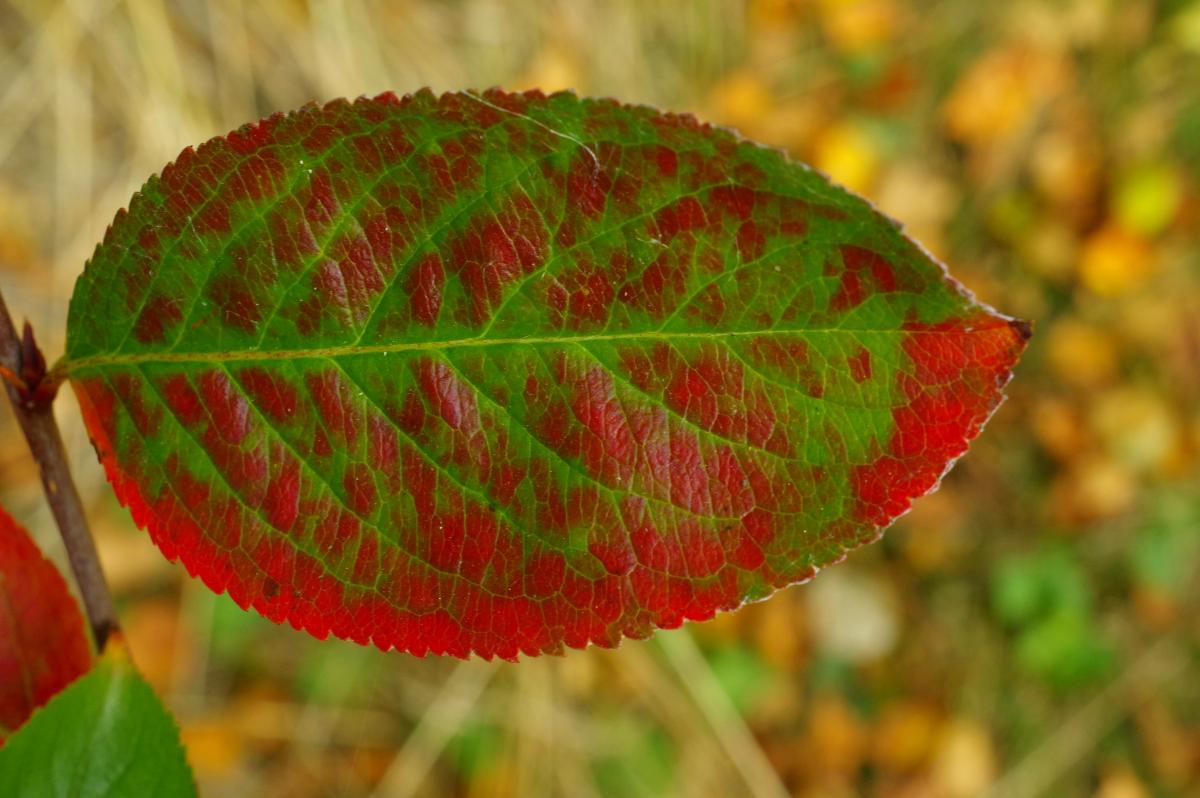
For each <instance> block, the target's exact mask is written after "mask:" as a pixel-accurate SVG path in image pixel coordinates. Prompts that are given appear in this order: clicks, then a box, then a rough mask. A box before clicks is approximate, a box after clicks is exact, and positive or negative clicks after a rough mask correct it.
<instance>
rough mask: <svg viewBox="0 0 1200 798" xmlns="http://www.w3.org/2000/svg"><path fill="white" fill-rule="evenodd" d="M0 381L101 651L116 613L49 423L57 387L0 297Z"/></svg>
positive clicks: (27, 333)
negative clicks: (64, 549)
mask: <svg viewBox="0 0 1200 798" xmlns="http://www.w3.org/2000/svg"><path fill="white" fill-rule="evenodd" d="M0 369H3V371H0V377H3V378H4V379H3V381H4V382H5V384H6V388H7V390H8V399H9V402H10V403H11V404H12V408H13V412H14V413H16V416H17V421H18V422H20V424H21V430H22V431H23V432H24V433H25V440H26V441H28V442H29V451H30V452H32V454H33V459H34V461H35V462H36V463H37V465H38V471H39V472H40V473H41V477H42V487H43V488H44V489H45V491H46V500H47V501H48V502H49V503H50V511H51V512H52V513H53V514H54V520H55V522H56V523H57V524H58V531H59V532H61V533H62V539H63V544H64V545H65V546H66V547H67V557H68V558H69V559H70V561H71V570H72V571H74V572H75V582H76V583H77V584H78V585H79V594H80V597H81V598H82V599H83V608H84V611H85V612H86V613H87V619H88V624H89V625H90V626H91V630H92V640H93V641H94V642H95V644H96V651H97V652H101V651H103V650H104V644H105V642H107V640H108V638H109V635H111V634H112V633H113V632H115V631H117V629H118V625H117V613H116V609H115V608H114V607H113V600H112V596H111V594H110V593H109V592H108V583H107V582H106V581H105V580H104V572H103V571H102V570H101V569H100V558H99V557H98V556H97V554H96V544H95V542H94V541H93V540H92V533H91V531H90V530H89V529H88V524H87V516H86V515H85V514H84V512H83V503H82V502H81V501H80V499H79V491H78V490H76V489H75V481H74V480H73V479H72V478H71V470H70V468H69V467H68V465H67V453H66V450H65V449H64V448H63V443H62V436H61V435H60V434H59V432H58V424H56V423H55V421H54V412H53V409H52V407H51V402H52V400H53V399H54V393H55V389H56V388H57V386H56V385H55V384H54V383H53V382H52V381H51V380H48V379H46V361H45V359H44V358H43V357H42V353H41V351H40V350H38V348H37V344H36V343H35V342H34V339H33V330H32V329H31V328H30V326H29V324H28V323H26V325H25V330H24V334H23V335H22V336H21V337H18V336H17V330H16V328H15V327H14V326H13V322H12V318H11V317H10V316H9V315H8V306H7V305H5V303H4V296H3V295H2V294H0Z"/></svg>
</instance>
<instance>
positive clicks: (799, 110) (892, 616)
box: [0, 0, 1200, 798]
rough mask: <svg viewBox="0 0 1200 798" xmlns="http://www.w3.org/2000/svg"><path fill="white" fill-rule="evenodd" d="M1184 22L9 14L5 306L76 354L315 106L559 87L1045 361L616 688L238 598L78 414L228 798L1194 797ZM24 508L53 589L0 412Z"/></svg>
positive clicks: (1193, 47) (1015, 3)
mask: <svg viewBox="0 0 1200 798" xmlns="http://www.w3.org/2000/svg"><path fill="white" fill-rule="evenodd" d="M1198 77H1200V3H1198V2H1190V1H1189V0H1159V1H1158V2H1155V1H1154V0H1012V2H1004V3H982V2H980V3H976V2H954V1H953V0H744V2H736V1H735V0H727V1H723V2H718V0H695V1H694V2H684V1H683V0H678V1H677V2H667V0H606V1H605V2H600V1H599V0H521V1H520V2H500V0H455V1H449V0H447V1H445V2H438V1H437V0H398V1H397V2H383V0H308V1H307V2H304V0H281V1H280V2H265V1H264V2H254V1H253V0H190V1H189V2H178V3H175V2H167V0H64V1H63V2H42V0H6V1H5V2H0V284H2V285H3V289H4V291H5V294H6V295H7V298H8V302H9V305H10V307H12V308H14V309H15V311H16V312H17V313H18V315H27V316H28V317H29V318H30V319H31V320H32V321H33V322H34V324H35V326H36V327H37V329H38V330H39V331H40V333H41V337H42V339H43V343H44V346H45V347H46V349H47V352H48V353H49V355H50V356H52V357H53V356H56V355H57V354H58V353H60V352H61V351H62V335H63V331H64V329H65V325H64V323H65V314H66V308H67V299H68V297H69V296H70V291H71V288H72V286H73V283H74V280H75V277H76V276H77V275H78V273H79V271H80V269H81V268H82V265H83V263H84V261H85V259H86V258H87V257H88V255H89V254H90V251H91V249H92V247H93V246H94V245H95V243H96V242H97V241H98V240H99V239H100V237H101V235H102V234H103V231H104V228H105V226H106V224H107V223H108V221H109V220H110V219H111V218H112V216H113V214H114V212H115V211H116V210H117V208H119V207H120V206H122V205H123V204H124V203H125V202H126V201H127V200H128V198H129V196H130V195H131V194H132V193H133V191H134V190H135V189H136V188H137V187H138V186H139V185H140V184H141V182H142V181H143V180H144V179H145V178H146V177H147V176H148V175H149V174H151V173H152V172H154V171H156V170H158V169H160V168H161V167H162V166H163V165H164V164H165V163H166V162H167V161H168V160H170V159H172V158H173V157H174V156H175V155H176V154H178V152H179V151H180V149H181V148H183V147H184V146H185V145H188V144H195V143H198V142H200V141H203V140H205V139H207V138H209V137H211V136H214V135H218V134H221V133H224V132H226V131H227V130H229V129H231V128H234V127H236V126H238V125H240V124H241V123H243V122H246V121H248V120H252V119H255V118H258V117H260V116H263V115H266V114H268V113H270V112H274V111H277V110H285V109H291V108H294V107H296V106H298V105H300V104H302V103H304V102H307V101H309V100H313V99H317V100H326V99H331V98H333V97H337V96H343V95H349V96H354V95H358V94H372V93H376V92H380V91H383V90H388V89H391V90H396V91H398V92H405V91H411V90H415V89H416V88H418V87H420V86H423V85H432V86H433V87H435V88H437V89H452V88H461V87H478V88H485V87H488V86H491V85H497V84H498V85H502V86H505V87H508V88H525V87H534V86H537V87H541V88H543V89H546V90H553V89H560V88H568V87H570V88H575V89H577V90H578V91H579V92H581V93H585V94H593V95H613V96H617V97H619V98H622V99H625V100H630V101H640V102H645V103H651V104H654V105H656V106H661V107H665V108H669V109H673V110H681V111H684V110H686V111H692V112H694V113H696V114H697V115H699V116H701V117H702V118H705V119H708V120H712V121H715V122H720V123H723V124H728V125H732V126H735V127H737V128H738V129H739V130H741V131H742V132H744V133H745V134H746V135H747V136H750V137H752V138H754V139H758V140H761V141H763V142H767V143H770V144H773V145H775V146H778V147H781V148H783V149H785V150H787V151H789V152H790V153H792V154H793V155H794V156H795V157H797V158H799V159H802V160H804V161H807V162H810V163H812V164H814V165H816V166H817V167H818V168H820V169H822V170H824V171H825V172H827V173H829V174H830V175H832V176H833V177H834V178H836V179H837V180H839V181H840V182H842V183H844V184H845V185H847V186H848V187H850V188H852V189H854V190H856V191H859V192H862V193H864V194H866V195H867V196H868V197H870V198H872V199H873V200H874V201H875V202H876V203H877V204H878V205H879V206H880V207H881V208H883V209H884V210H885V211H887V212H888V213H890V214H891V215H893V216H895V217H896V218H898V219H900V220H902V221H903V222H904V223H905V225H906V226H907V228H908V230H909V231H910V232H911V233H912V234H913V235H914V236H915V237H916V238H917V239H919V240H920V241H922V242H923V243H924V244H925V245H926V246H927V247H928V248H930V249H931V250H932V251H933V252H934V253H936V254H937V255H939V256H941V257H942V258H944V259H945V260H946V261H947V262H949V263H950V264H951V265H952V267H953V269H954V271H955V274H956V275H958V277H959V278H960V279H962V281H963V282H965V283H966V284H967V285H968V286H969V287H971V288H972V289H973V290H974V291H975V292H976V293H977V294H978V295H979V296H980V297H981V298H982V299H983V300H985V301H988V302H990V303H993V304H995V305H996V306H997V307H1000V308H1003V309H1004V310H1006V311H1008V312H1010V313H1013V314H1014V315H1019V316H1022V317H1025V318H1030V319H1034V320H1035V321H1036V324H1037V335H1036V337H1035V338H1034V340H1033V343H1032V346H1031V347H1030V349H1029V351H1028V354H1027V355H1026V358H1025V361H1024V362H1023V363H1022V364H1021V366H1020V368H1019V369H1018V374H1017V379H1016V380H1015V382H1014V383H1013V385H1012V387H1011V395H1012V398H1011V400H1010V401H1009V402H1008V403H1007V404H1006V405H1005V406H1004V407H1003V408H1002V409H1001V410H1000V412H999V414H998V415H997V417H996V418H995V419H994V421H993V422H992V424H991V426H990V427H989V428H988V430H987V431H986V433H985V434H984V435H983V436H982V438H981V439H980V440H979V441H978V442H977V443H976V444H975V446H974V448H973V453H972V456H970V457H968V458H967V460H966V461H964V462H963V463H962V464H961V465H960V466H959V467H958V468H957V469H956V470H955V471H954V472H953V474H952V475H951V476H950V477H949V478H948V479H947V480H946V483H945V485H944V486H943V488H942V489H941V491H940V492H939V493H937V494H935V495H933V496H930V497H927V498H925V499H923V500H922V501H920V502H919V503H918V504H917V506H916V508H915V509H914V510H913V511H912V513H911V514H909V515H908V516H907V517H905V518H904V519H903V520H902V521H901V522H900V523H899V524H898V525H897V527H896V528H895V529H893V530H892V531H891V532H890V533H889V534H888V535H887V536H886V537H885V539H884V540H883V542H881V543H880V544H877V545H875V546H872V547H870V548H868V549H865V550H863V551H860V552H856V553H854V554H853V555H852V556H851V557H850V558H849V561H848V562H846V563H845V564H842V565H839V566H837V567H835V568H832V569H830V570H829V571H828V572H826V573H824V574H822V575H821V577H820V578H818V579H817V580H815V581H814V582H813V583H811V584H810V585H808V586H804V587H799V588H793V589H790V590H787V591H784V592H783V593H781V594H779V595H777V596H776V597H775V598H774V599H772V600H770V601H768V602H765V603H762V604H758V605H755V606H752V607H748V608H746V609H744V610H742V611H740V612H738V613H733V614H728V615H724V616H722V617H720V618H719V619H718V620H716V621H713V622H711V623H708V624H704V625H689V626H688V627H686V628H685V629H683V630H680V631H676V632H671V633H665V634H660V635H659V636H658V637H657V638H656V639H655V640H654V641H652V642H642V643H639V642H630V643H626V644H625V645H624V646H623V647H622V648H621V649H620V650H619V651H616V652H612V651H597V650H590V651H586V652H571V653H570V654H569V655H568V656H566V657H565V658H550V659H542V660H530V661H526V662H523V663H521V664H520V665H517V666H514V665H512V664H508V663H498V664H487V663H479V662H467V663H459V662H457V661H442V660H437V659H430V660H417V659H414V658H411V657H407V656H401V655H396V654H382V653H380V652H377V651H373V650H368V649H362V648H359V647H357V646H355V645H353V644H348V643H342V642H327V643H320V642H317V641H313V640H311V639H309V638H308V637H307V636H305V635H303V634H300V633H295V632H293V631H291V630H290V629H288V628H281V627H275V626H273V625H272V624H270V623H268V622H265V621H263V620H261V619H260V618H258V617H257V616H254V615H249V614H245V613H243V612H241V611H240V610H239V609H237V607H236V606H234V605H233V604H232V603H231V602H229V601H228V600H227V599H225V598H223V597H221V598H218V597H213V596H211V595H210V594H208V593H207V592H206V591H205V590H204V589H203V588H202V587H200V586H199V585H198V583H196V582H193V581H191V580H189V579H187V578H186V577H185V576H183V574H182V569H180V568H178V567H174V566H171V565H169V564H167V563H166V562H165V561H164V560H163V559H162V557H161V556H160V555H159V554H158V553H157V551H156V550H155V549H154V548H153V547H152V546H151V544H150V543H149V542H148V540H147V539H146V538H145V536H144V535H142V534H141V533H139V532H137V531H136V530H135V529H133V528H132V526H131V523H130V521H129V519H128V516H127V515H126V513H125V512H124V511H123V510H121V509H120V508H119V507H118V506H117V505H116V503H115V501H114V500H113V499H112V498H111V494H110V492H109V491H108V489H107V488H106V487H105V485H104V484H103V477H102V475H101V473H100V471H99V469H98V467H97V466H96V464H95V458H94V457H93V455H92V452H91V451H90V447H89V445H88V443H87V440H86V437H85V435H84V434H83V432H82V430H81V429H80V424H79V421H78V414H77V413H76V412H75V408H74V407H73V405H74V400H73V398H72V397H70V396H69V395H67V396H64V397H63V398H62V401H61V402H60V407H59V411H60V413H61V419H62V423H63V426H64V432H65V435H66V436H67V438H68V440H69V445H70V448H71V449H72V452H73V455H74V458H75V460H76V462H77V464H78V473H79V478H80V482H81V487H82V490H83V492H84V494H85V496H86V497H87V498H88V501H89V503H90V505H91V508H92V512H93V516H94V518H95V527H96V532H97V535H98V538H99V544H100V548H101V554H102V555H103V559H104V562H105V566H106V568H107V570H108V573H109V574H110V576H111V580H112V583H113V587H114V589H115V590H116V592H117V594H118V597H119V600H120V603H121V605H122V619H123V621H124V623H125V625H126V629H127V632H128V635H129V637H130V639H131V644H132V648H133V651H134V655H135V658H136V660H137V662H138V664H139V666H140V667H141V668H142V669H143V671H144V672H145V673H146V675H147V676H148V678H149V679H150V680H151V681H152V683H153V684H154V685H155V686H156V687H157V688H158V690H159V691H160V692H161V693H162V694H163V695H164V696H165V698H166V699H167V701H168V703H169V704H170V705H171V706H172V708H173V709H174V710H175V712H176V714H177V716H178V718H179V721H180V723H181V725H182V727H183V736H184V738H185V741H186V743H187V745H188V746H189V755H190V757H191V761H192V764H193V766H194V768H195V771H196V774H197V777H198V779H199V782H200V785H201V787H202V789H203V790H204V792H205V793H206V794H208V795H210V796H218V795H239V796H256V795H263V796H289V797H291V796H295V797H296V798H304V797H306V796H335V795H336V796H367V795H374V796H441V795H461V796H508V795H519V796H543V795H546V796H548V795H570V796H582V797H583V798H591V797H592V796H709V795H712V796H732V795H753V796H784V795H794V796H834V797H835V798H836V797H837V796H851V795H867V796H891V797H893V798H966V797H967V796H976V795H995V796H1000V795H1004V796H1010V795H1011V796H1025V795H1053V796H1095V797H1096V798H1142V797H1143V796H1188V795H1200V667H1198V663H1200V657H1198V651H1200V614H1198V609H1200V607H1198V599H1200V595H1198V593H1200V589H1198V588H1197V583H1198V580H1197V575H1198V572H1197V569H1198V562H1200V535H1198V525H1200V497H1198V496H1197V484H1198V480H1197V477H1198V476H1200V465H1198V455H1200V233H1198V230H1200V190H1198V189H1200V80H1198V79H1197V78H1198ZM0 441H3V446H2V448H0V498H2V499H3V501H4V502H5V504H7V505H8V506H9V507H11V508H12V509H13V511H14V512H15V513H16V514H17V515H18V516H20V517H22V518H23V520H25V521H27V522H28V523H29V524H30V525H31V526H32V527H33V528H34V529H35V530H37V531H38V533H39V536H40V538H41V540H42V542H43V544H44V546H45V548H46V549H47V551H48V552H50V553H51V554H52V555H53V556H55V557H57V558H58V559H59V561H60V562H61V561H62V559H63V557H62V551H61V546H60V544H59V543H58V542H57V540H56V538H55V534H54V532H53V528H52V525H51V522H50V520H49V516H48V514H47V512H46V511H45V510H44V509H43V507H42V504H41V498H40V489H39V486H38V483H37V479H36V474H35V471H34V469H33V466H32V464H31V462H30V461H29V458H28V456H27V454H26V452H25V451H24V447H23V446H22V445H21V442H20V439H19V437H18V436H17V435H16V433H15V431H14V426H13V422H12V419H11V417H10V415H9V414H7V413H5V414H3V415H2V417H0Z"/></svg>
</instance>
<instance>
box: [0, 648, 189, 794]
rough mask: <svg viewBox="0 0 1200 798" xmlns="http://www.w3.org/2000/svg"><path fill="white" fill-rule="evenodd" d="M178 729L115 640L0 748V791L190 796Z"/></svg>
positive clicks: (185, 763)
mask: <svg viewBox="0 0 1200 798" xmlns="http://www.w3.org/2000/svg"><path fill="white" fill-rule="evenodd" d="M195 794H196V786H195V782H194V781H193V779H192V772H191V769H190V768H189V767H188V765H187V761H186V760H185V759H184V754H183V748H182V747H181V746H180V744H179V729H178V728H177V727H176V726H175V721H174V720H173V719H172V718H171V716H170V715H169V714H168V713H167V710H166V709H165V708H164V707H163V705H162V704H161V703H160V702H159V700H158V698H157V697H156V696H155V695H154V690H153V689H151V687H150V685H148V684H146V682H145V680H143V679H142V677H141V676H139V675H138V674H137V672H136V671H135V670H134V669H133V665H132V664H131V663H130V662H129V657H128V655H127V654H126V652H125V649H124V646H123V644H122V643H121V641H120V639H119V638H114V639H110V640H109V642H108V645H107V646H106V647H105V653H104V656H103V657H101V658H100V661H99V662H98V663H97V664H96V667H95V668H94V669H93V670H92V671H91V673H89V674H87V675H86V676H84V677H83V678H81V679H79V680H78V681H76V682H75V683H74V684H72V685H71V686H70V687H68V688H67V689H66V690H63V691H62V692H61V693H59V694H58V695H57V696H55V697H54V699H53V700H52V701H51V702H50V703H49V704H47V705H46V706H45V707H43V708H42V709H40V710H38V711H37V712H35V713H34V715H33V717H32V718H30V720H29V722H28V723H27V724H25V726H23V727H22V728H21V730H20V731H18V732H17V733H16V734H14V735H13V736H12V739H10V740H9V741H8V745H6V746H5V747H4V748H2V749H0V795H20V796H22V798H40V797H41V796H47V797H48V798H50V797H53V798H58V797H59V796H62V797H63V798H66V797H67V796H70V798H123V797H124V796H129V797H130V798H141V797H142V796H149V795H153V796H155V798H172V796H194V795H195Z"/></svg>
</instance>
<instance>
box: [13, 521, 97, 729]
mask: <svg viewBox="0 0 1200 798" xmlns="http://www.w3.org/2000/svg"><path fill="white" fill-rule="evenodd" d="M91 666H92V650H91V645H90V643H89V642H88V638H87V630H86V627H85V625H84V623H83V616H82V615H80V612H79V605H78V604H76V603H75V599H74V597H72V596H71V594H70V592H69V591H68V590H67V583H66V582H65V581H64V580H63V578H62V575H61V574H60V573H59V572H58V569H57V568H55V567H54V564H53V563H51V562H50V561H49V560H47V559H46V558H45V557H44V556H42V553H41V551H39V550H38V547H37V546H35V545H34V543H33V540H32V539H30V537H29V533H28V532H26V531H25V528H24V527H22V526H21V525H20V524H18V523H17V522H16V521H14V520H13V519H12V518H11V517H10V516H9V515H8V513H7V512H5V511H4V510H3V508H0V744H3V741H4V740H5V739H6V738H7V737H8V735H10V734H12V733H13V732H14V731H16V730H17V727H19V726H20V725H21V724H23V723H24V722H25V721H26V720H28V719H29V716H30V715H31V714H33V711H34V710H35V709H37V708H38V707H40V706H41V705H42V704H45V703H46V702H47V701H49V700H50V699H51V698H53V697H54V695H55V694H56V693H58V692H59V691H60V690H62V689H63V688H64V687H66V686H67V685H68V684H70V683H71V682H73V681H75V679H76V678H78V677H79V676H82V675H83V674H84V673H86V672H87V671H88V669H89V668H91Z"/></svg>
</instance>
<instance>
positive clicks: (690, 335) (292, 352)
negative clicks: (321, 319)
mask: <svg viewBox="0 0 1200 798" xmlns="http://www.w3.org/2000/svg"><path fill="white" fill-rule="evenodd" d="M988 329H990V328H988V327H978V328H965V329H964V328H955V329H953V330H928V329H925V330H905V329H898V328H891V329H849V328H844V327H830V328H805V329H797V330H781V329H772V330H728V331H723V332H659V331H652V332H626V333H596V334H594V335H560V336H527V337H520V338H454V339H449V340H445V341H397V342H391V343H386V344H365V345H364V344H346V345H342V346H328V347H311V348H307V349H235V350H231V351H224V352H220V351H217V352H136V353H130V354H115V355H90V356H88V357H82V358H79V359H77V360H72V359H70V358H69V357H64V358H63V360H62V361H61V362H60V363H59V364H57V365H56V366H55V369H54V370H55V371H58V372H61V373H65V374H70V373H71V372H74V371H81V370H83V369H87V368H94V367H98V366H120V365H132V364H137V363H209V362H212V361H221V362H236V361H249V360H293V359H305V358H335V357H356V356H359V355H372V354H389V353H393V352H427V351H437V350H442V349H469V348H485V347H494V346H548V345H563V346H567V345H570V344H576V343H597V342H600V343H604V342H613V341H646V342H651V341H668V342H669V341H684V340H700V341H714V340H721V339H724V338H748V337H763V336H773V335H794V336H805V335H835V334H840V335H851V336H857V335H865V334H882V333H889V334H895V335H906V336H907V335H929V334H945V333H950V332H953V333H954V334H959V335H961V334H963V333H974V332H985V331H986V330H988Z"/></svg>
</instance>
